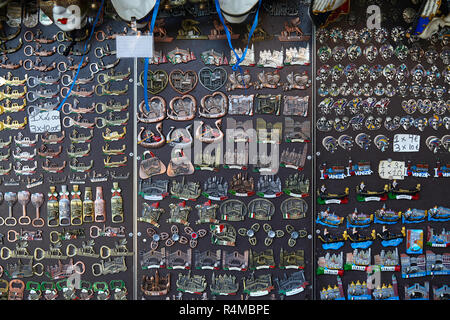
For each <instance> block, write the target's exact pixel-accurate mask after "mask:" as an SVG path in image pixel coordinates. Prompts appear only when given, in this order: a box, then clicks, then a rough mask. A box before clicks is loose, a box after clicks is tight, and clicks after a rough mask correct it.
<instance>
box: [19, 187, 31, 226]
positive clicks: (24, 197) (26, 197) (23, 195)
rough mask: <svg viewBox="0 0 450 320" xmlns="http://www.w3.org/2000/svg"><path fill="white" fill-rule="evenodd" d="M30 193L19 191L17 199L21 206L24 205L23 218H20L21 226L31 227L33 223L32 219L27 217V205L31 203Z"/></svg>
mask: <svg viewBox="0 0 450 320" xmlns="http://www.w3.org/2000/svg"><path fill="white" fill-rule="evenodd" d="M30 195H31V194H30V191H26V190H25V191H19V193H18V194H17V199H18V200H19V204H21V205H22V216H20V218H19V224H20V225H25V226H27V225H29V224H30V223H31V219H30V217H29V216H27V204H28V202H30Z"/></svg>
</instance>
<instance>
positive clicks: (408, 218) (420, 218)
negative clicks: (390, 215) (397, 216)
mask: <svg viewBox="0 0 450 320" xmlns="http://www.w3.org/2000/svg"><path fill="white" fill-rule="evenodd" d="M427 216H428V211H427V210H421V209H416V208H414V209H411V208H408V210H406V211H405V212H402V223H421V222H424V221H425V220H426V219H427Z"/></svg>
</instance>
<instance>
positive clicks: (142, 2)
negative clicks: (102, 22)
mask: <svg viewBox="0 0 450 320" xmlns="http://www.w3.org/2000/svg"><path fill="white" fill-rule="evenodd" d="M111 2H112V4H113V6H114V9H116V11H117V13H118V14H119V16H120V17H121V18H122V19H123V20H125V21H131V19H132V18H136V20H141V19H142V18H144V17H145V16H146V15H147V14H148V13H149V12H150V11H151V10H152V9H153V7H154V6H155V3H156V0H137V1H136V0H134V1H128V0H111Z"/></svg>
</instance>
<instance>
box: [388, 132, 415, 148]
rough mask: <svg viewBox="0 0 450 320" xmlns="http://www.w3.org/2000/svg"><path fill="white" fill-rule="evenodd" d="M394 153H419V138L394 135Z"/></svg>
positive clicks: (412, 135) (411, 135)
mask: <svg viewBox="0 0 450 320" xmlns="http://www.w3.org/2000/svg"><path fill="white" fill-rule="evenodd" d="M393 149H394V152H419V149H420V136H418V135H414V134H396V135H395V136H394V146H393Z"/></svg>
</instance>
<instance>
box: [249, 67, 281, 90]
mask: <svg viewBox="0 0 450 320" xmlns="http://www.w3.org/2000/svg"><path fill="white" fill-rule="evenodd" d="M280 80H281V76H280V73H279V71H278V70H275V71H273V72H266V71H261V72H260V73H258V81H257V82H254V83H253V85H254V87H255V89H263V88H270V89H276V88H278V87H280V86H282V85H283V84H282V83H281V82H280Z"/></svg>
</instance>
